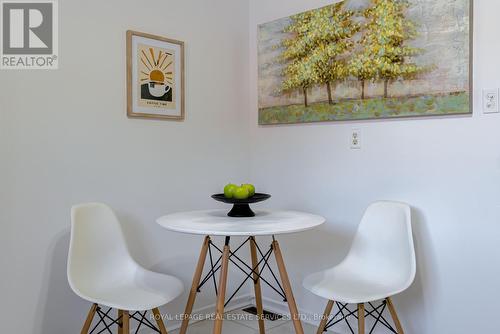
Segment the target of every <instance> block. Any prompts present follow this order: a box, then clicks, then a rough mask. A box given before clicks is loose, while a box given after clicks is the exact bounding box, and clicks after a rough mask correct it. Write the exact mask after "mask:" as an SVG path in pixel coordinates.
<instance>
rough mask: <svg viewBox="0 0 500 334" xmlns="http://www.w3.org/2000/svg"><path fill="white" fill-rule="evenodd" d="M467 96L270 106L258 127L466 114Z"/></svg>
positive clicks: (263, 113) (451, 95)
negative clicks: (260, 125) (306, 105)
mask: <svg viewBox="0 0 500 334" xmlns="http://www.w3.org/2000/svg"><path fill="white" fill-rule="evenodd" d="M469 112H470V110H469V94H468V93H466V92H460V93H453V94H449V95H425V96H417V97H405V98H387V99H384V98H373V99H366V100H343V101H338V102H336V103H334V104H332V105H330V104H328V103H327V102H321V103H314V104H311V105H310V106H308V107H307V108H305V107H304V105H291V106H283V107H270V108H264V109H260V110H259V124H262V125H267V124H287V123H308V122H324V121H349V120H361V119H377V118H397V117H412V116H434V115H450V114H467V113H469Z"/></svg>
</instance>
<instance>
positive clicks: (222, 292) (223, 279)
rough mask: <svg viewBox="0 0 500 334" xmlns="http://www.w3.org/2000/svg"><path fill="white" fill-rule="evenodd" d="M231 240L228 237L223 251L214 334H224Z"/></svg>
mask: <svg viewBox="0 0 500 334" xmlns="http://www.w3.org/2000/svg"><path fill="white" fill-rule="evenodd" d="M229 254H230V249H229V238H228V237H226V244H225V245H224V249H223V251H222V263H221V269H220V277H219V291H218V295H217V308H216V312H215V321H214V334H221V333H222V323H223V320H224V303H225V299H226V283H227V272H228V268H229Z"/></svg>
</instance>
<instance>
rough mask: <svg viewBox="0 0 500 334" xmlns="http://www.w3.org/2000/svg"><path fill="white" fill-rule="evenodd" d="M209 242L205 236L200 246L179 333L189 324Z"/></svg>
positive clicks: (182, 332)
mask: <svg viewBox="0 0 500 334" xmlns="http://www.w3.org/2000/svg"><path fill="white" fill-rule="evenodd" d="M209 243H210V237H209V236H206V237H205V240H204V241H203V246H202V247H201V251H200V257H199V259H198V265H197V266H196V270H195V272H194V275H193V283H192V284H191V290H190V291H189V297H188V301H187V304H186V309H185V310H184V315H183V317H184V318H183V319H182V325H181V329H180V331H179V334H186V331H187V328H188V325H189V318H190V317H191V312H192V311H193V305H194V301H195V300H196V294H197V293H198V285H199V284H200V280H201V275H202V274H203V267H204V266H205V259H206V258H207V252H208V246H209Z"/></svg>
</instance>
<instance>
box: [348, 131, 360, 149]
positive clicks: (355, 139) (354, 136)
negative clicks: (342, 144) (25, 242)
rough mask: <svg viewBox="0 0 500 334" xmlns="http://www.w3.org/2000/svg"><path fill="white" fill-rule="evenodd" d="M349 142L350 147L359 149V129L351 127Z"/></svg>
mask: <svg viewBox="0 0 500 334" xmlns="http://www.w3.org/2000/svg"><path fill="white" fill-rule="evenodd" d="M350 142H351V149H353V150H359V149H360V148H361V130H359V129H352V131H351V139H350Z"/></svg>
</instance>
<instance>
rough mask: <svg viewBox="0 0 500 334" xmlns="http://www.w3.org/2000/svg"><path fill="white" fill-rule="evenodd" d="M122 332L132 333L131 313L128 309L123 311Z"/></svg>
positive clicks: (125, 333)
mask: <svg viewBox="0 0 500 334" xmlns="http://www.w3.org/2000/svg"><path fill="white" fill-rule="evenodd" d="M122 333H123V334H129V333H130V315H129V313H128V311H122Z"/></svg>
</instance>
